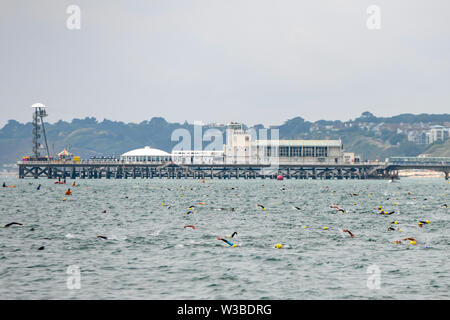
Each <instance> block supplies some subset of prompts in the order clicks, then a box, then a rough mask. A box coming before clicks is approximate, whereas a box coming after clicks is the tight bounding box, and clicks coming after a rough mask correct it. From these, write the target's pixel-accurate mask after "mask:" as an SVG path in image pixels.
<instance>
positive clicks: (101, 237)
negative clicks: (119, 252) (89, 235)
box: [97, 236, 108, 240]
mask: <svg viewBox="0 0 450 320" xmlns="http://www.w3.org/2000/svg"><path fill="white" fill-rule="evenodd" d="M97 238H100V239H104V240H108V238H107V237H105V236H97Z"/></svg>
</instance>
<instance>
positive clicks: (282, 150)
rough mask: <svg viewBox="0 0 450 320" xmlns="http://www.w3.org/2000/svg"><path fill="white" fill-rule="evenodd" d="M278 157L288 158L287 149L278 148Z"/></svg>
mask: <svg viewBox="0 0 450 320" xmlns="http://www.w3.org/2000/svg"><path fill="white" fill-rule="evenodd" d="M280 157H289V147H280Z"/></svg>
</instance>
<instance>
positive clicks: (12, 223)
mask: <svg viewBox="0 0 450 320" xmlns="http://www.w3.org/2000/svg"><path fill="white" fill-rule="evenodd" d="M13 225H17V226H23V224H21V223H19V222H10V223H8V224H5V225H4V226H2V228H8V227H10V226H13Z"/></svg>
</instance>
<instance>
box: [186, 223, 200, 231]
mask: <svg viewBox="0 0 450 320" xmlns="http://www.w3.org/2000/svg"><path fill="white" fill-rule="evenodd" d="M184 228H185V229H186V228H192V229H194V230H196V229H197V228H196V227H195V226H193V225H191V224H188V225H186V226H184Z"/></svg>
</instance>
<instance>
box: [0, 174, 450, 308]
mask: <svg viewBox="0 0 450 320" xmlns="http://www.w3.org/2000/svg"><path fill="white" fill-rule="evenodd" d="M74 181H75V182H76V186H72V184H73V182H74ZM3 182H5V183H6V185H8V187H6V188H1V187H0V225H1V226H5V225H7V224H9V223H11V222H17V223H20V224H22V225H17V224H13V225H10V226H8V227H3V228H0V299H21V300H22V299H27V300H28V299H32V300H38V299H51V300H53V299H64V300H65V299H94V300H104V299H111V300H114V299H126V300H135V299H151V300H166V299H175V300H178V299H180V300H181V299H182V300H193V299H206V300H222V299H227V300H229V299H231V300H235V299H244V300H248V299H252V300H254V299H256V300H265V299H272V300H290V299H294V300H299V299H300V300H316V299H325V300H328V299H333V300H335V299H339V300H341V299H342V300H347V299H408V300H411V299H449V298H450V264H449V261H450V259H449V258H450V232H449V228H450V209H449V208H448V206H450V197H449V195H450V192H449V188H450V183H449V181H445V180H444V179H443V178H402V179H401V180H399V181H394V182H390V181H387V180H284V181H276V180H267V179H258V180H244V179H239V180H236V179H225V180H218V179H214V180H211V179H206V180H205V181H202V180H193V179H180V180H169V179H150V180H146V179H136V180H133V179H128V180H105V179H102V180H67V184H65V185H63V184H55V181H54V180H47V179H39V180H34V179H24V180H19V179H17V178H12V177H8V178H4V179H3V180H2V181H0V183H3ZM39 185H40V187H39V189H38V186H39ZM14 186H15V187H14ZM68 188H70V189H71V191H72V195H65V192H66V190H67V189H68ZM331 205H336V206H339V207H340V208H342V209H343V210H340V211H338V210H336V209H335V208H330V206H331ZM383 212H387V213H390V214H386V213H383ZM420 221H422V224H421V227H420V224H419V222H420ZM194 227H195V228H194ZM344 230H348V231H344ZM234 232H237V234H235V235H234V236H233V237H231V235H232V234H233V233H234ZM99 236H100V237H99ZM218 238H219V239H218ZM220 238H223V239H225V240H227V241H228V242H229V243H227V242H225V241H223V240H221V239H220ZM411 239H412V240H411Z"/></svg>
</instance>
